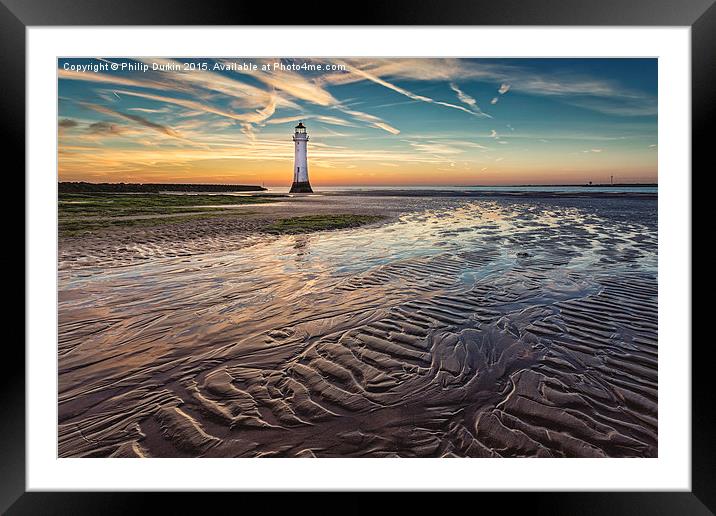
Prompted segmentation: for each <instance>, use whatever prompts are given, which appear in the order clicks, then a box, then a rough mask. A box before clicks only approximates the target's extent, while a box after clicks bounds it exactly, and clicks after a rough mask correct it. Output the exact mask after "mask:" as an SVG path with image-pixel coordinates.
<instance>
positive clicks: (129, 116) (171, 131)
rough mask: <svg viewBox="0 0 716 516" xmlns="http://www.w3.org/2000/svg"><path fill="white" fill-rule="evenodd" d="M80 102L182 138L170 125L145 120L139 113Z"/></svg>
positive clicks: (94, 109)
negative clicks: (124, 111)
mask: <svg viewBox="0 0 716 516" xmlns="http://www.w3.org/2000/svg"><path fill="white" fill-rule="evenodd" d="M81 104H82V105H83V106H84V107H86V108H89V109H92V110H93V111H97V112H98V113H102V114H105V115H110V116H114V117H119V118H124V119H126V120H130V121H132V122H135V123H137V124H140V125H142V126H144V127H148V128H149V129H153V130H155V131H158V132H160V133H163V134H166V135H167V136H171V137H172V138H182V136H181V135H180V134H179V133H178V132H176V131H175V130H174V129H172V128H171V127H169V126H167V125H162V124H159V123H156V122H152V121H151V120H147V119H146V118H144V117H141V116H139V115H133V114H131V113H122V112H120V111H116V110H114V109H110V108H108V107H105V106H100V105H98V104H92V103H88V102H81Z"/></svg>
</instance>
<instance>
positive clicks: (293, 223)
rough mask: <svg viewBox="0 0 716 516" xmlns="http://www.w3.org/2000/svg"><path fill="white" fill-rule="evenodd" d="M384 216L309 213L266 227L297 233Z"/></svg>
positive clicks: (353, 223)
mask: <svg viewBox="0 0 716 516" xmlns="http://www.w3.org/2000/svg"><path fill="white" fill-rule="evenodd" d="M381 219H383V217H380V216H377V215H351V214H339V215H332V214H329V215H307V216H305V217H291V218H287V219H281V220H279V221H276V222H274V223H273V224H271V225H269V226H268V227H267V228H266V231H267V232H268V233H275V234H295V233H309V232H312V231H323V230H327V229H345V228H354V227H358V226H363V225H365V224H372V223H373V222H378V221H379V220H381Z"/></svg>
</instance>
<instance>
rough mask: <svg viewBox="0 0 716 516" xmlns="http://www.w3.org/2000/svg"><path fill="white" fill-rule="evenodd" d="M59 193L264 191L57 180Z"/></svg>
mask: <svg viewBox="0 0 716 516" xmlns="http://www.w3.org/2000/svg"><path fill="white" fill-rule="evenodd" d="M57 190H58V192H59V193H100V192H101V193H159V192H265V191H266V190H267V189H266V188H264V187H263V186H258V185H217V184H192V183H87V182H84V181H80V182H59V183H58V184H57Z"/></svg>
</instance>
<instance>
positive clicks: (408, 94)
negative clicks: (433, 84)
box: [344, 63, 492, 118]
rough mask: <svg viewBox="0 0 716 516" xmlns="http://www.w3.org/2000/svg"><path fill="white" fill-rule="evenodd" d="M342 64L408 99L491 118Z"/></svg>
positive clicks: (478, 111)
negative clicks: (419, 93)
mask: <svg viewBox="0 0 716 516" xmlns="http://www.w3.org/2000/svg"><path fill="white" fill-rule="evenodd" d="M344 64H345V65H346V67H347V68H348V70H350V71H351V72H352V73H353V74H355V75H357V76H359V77H362V78H364V79H366V80H369V81H372V82H374V83H376V84H380V85H381V86H384V87H385V88H388V89H390V90H393V91H395V92H396V93H399V94H401V95H404V96H406V97H408V98H410V99H413V100H419V101H421V102H427V103H429V104H436V105H439V106H445V107H448V108H451V109H457V110H460V111H464V112H465V113H469V114H471V115H473V116H479V117H486V118H492V117H491V116H490V115H488V114H487V113H483V112H482V111H480V110H479V109H477V110H474V109H467V108H465V107H463V106H458V105H456V104H451V103H449V102H443V101H440V100H434V99H432V98H430V97H426V96H425V95H418V94H417V93H413V92H412V91H409V90H406V89H405V88H401V87H400V86H397V85H396V84H392V83H390V82H388V81H386V80H383V79H381V78H380V77H379V76H377V75H373V74H371V73H369V72H367V71H365V70H362V69H360V68H358V67H354V66H351V65H350V64H347V63H344Z"/></svg>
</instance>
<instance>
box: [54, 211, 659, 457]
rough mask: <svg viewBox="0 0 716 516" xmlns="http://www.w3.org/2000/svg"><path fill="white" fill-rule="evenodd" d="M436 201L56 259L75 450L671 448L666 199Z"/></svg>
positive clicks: (363, 452)
mask: <svg viewBox="0 0 716 516" xmlns="http://www.w3.org/2000/svg"><path fill="white" fill-rule="evenodd" d="M386 202H388V201H386ZM441 202H442V203H443V205H440V204H439V203H441ZM430 203H431V204H430V205H427V206H425V209H422V210H416V211H414V212H412V213H409V214H406V215H404V216H402V217H401V218H400V219H399V220H397V221H396V222H394V223H391V224H388V225H384V226H381V227H379V228H366V229H358V230H350V231H341V232H334V233H325V234H316V235H302V236H292V237H281V238H278V239H276V238H271V239H265V240H261V239H259V240H258V241H257V242H256V243H255V245H253V246H251V247H248V248H242V249H241V250H235V251H231V250H229V251H227V250H226V249H227V247H229V248H230V247H231V246H230V243H228V244H227V243H225V244H224V246H223V247H222V250H221V251H219V250H215V249H209V251H210V252H204V253H199V254H197V253H196V252H195V251H194V250H191V252H187V255H186V256H166V255H159V256H153V257H151V258H150V259H148V260H146V261H143V262H142V263H137V262H136V261H133V262H132V263H129V264H128V263H126V262H125V261H123V260H120V261H119V262H117V263H112V262H106V263H104V264H103V266H102V267H101V268H100V267H77V266H76V264H75V265H74V266H72V267H66V268H61V271H60V293H59V294H60V313H59V316H60V322H59V325H60V327H59V454H60V456H113V457H147V456H178V457H184V456H189V457H195V456H207V457H214V456H220V457H238V456H292V457H294V456H295V457H298V456H300V457H310V456H317V457H337V456H372V457H390V456H402V457H428V456H432V457H434V456H469V457H520V456H529V457H533V456H534V457H564V456H566V457H605V456H610V457H643V456H646V457H653V456H656V455H657V328H658V327H657V323H658V321H657V277H656V245H657V240H656V203H655V202H654V201H649V200H639V201H628V200H622V199H617V200H611V199H608V200H599V203H598V205H597V206H594V201H583V200H572V201H569V202H565V201H559V200H546V201H542V202H539V203H527V202H525V201H522V200H519V201H512V200H503V201H500V200H495V201H490V200H479V201H475V200H469V199H468V200H460V201H459V202H457V201H450V203H452V204H449V205H446V203H447V201H446V200H437V201H436V200H431V201H430ZM629 203H632V204H629ZM95 265H96V263H95Z"/></svg>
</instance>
